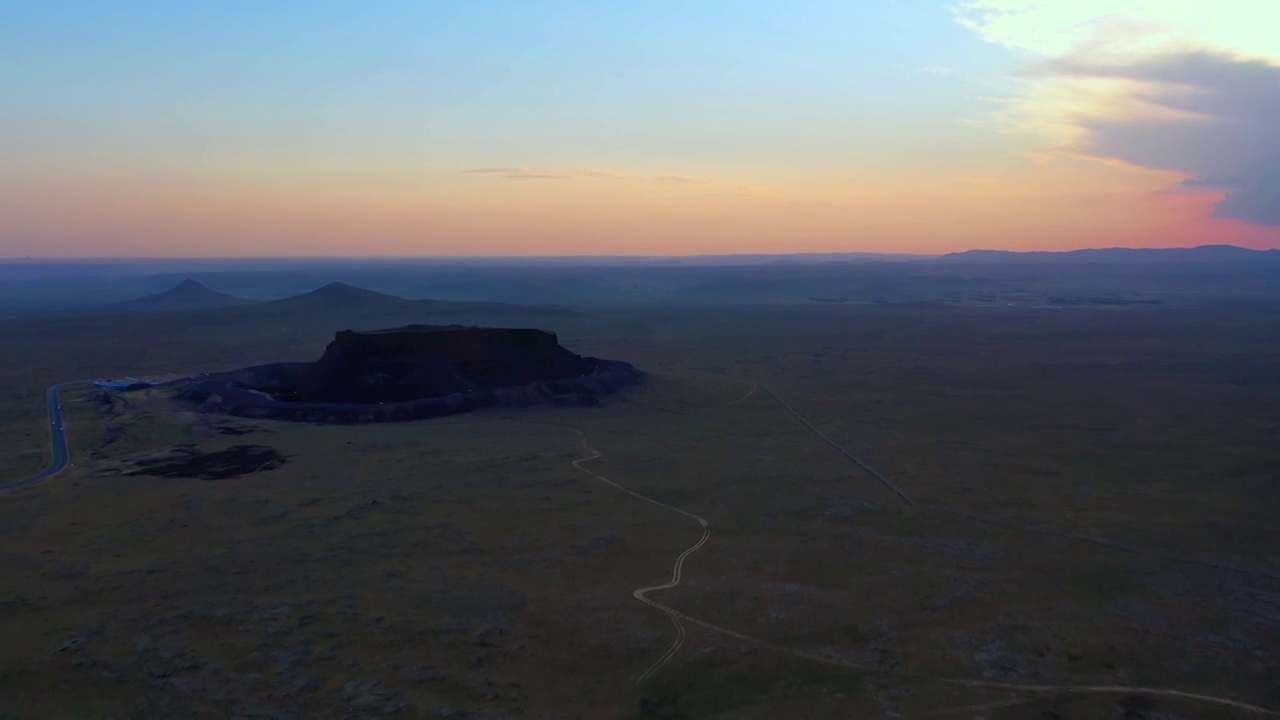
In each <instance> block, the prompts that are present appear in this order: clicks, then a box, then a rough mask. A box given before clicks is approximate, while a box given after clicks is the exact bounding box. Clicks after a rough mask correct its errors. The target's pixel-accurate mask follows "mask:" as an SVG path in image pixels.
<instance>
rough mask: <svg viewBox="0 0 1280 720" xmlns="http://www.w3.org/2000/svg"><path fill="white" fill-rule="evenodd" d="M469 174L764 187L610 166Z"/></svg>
mask: <svg viewBox="0 0 1280 720" xmlns="http://www.w3.org/2000/svg"><path fill="white" fill-rule="evenodd" d="M462 172H463V173H464V174H467V175H500V176H502V178H503V179H506V180H610V181H627V182H660V183H676V184H686V185H702V186H707V187H718V188H727V189H728V190H732V191H735V192H737V191H740V192H746V193H759V192H762V189H761V188H756V187H751V186H747V185H739V184H733V183H727V182H723V181H721V180H717V179H715V178H708V177H696V176H693V175H680V174H675V173H664V174H659V175H637V174H634V173H628V172H622V171H621V170H611V169H608V168H576V169H571V170H538V169H534V168H527V167H484V168H473V169H471V170H463V171H462Z"/></svg>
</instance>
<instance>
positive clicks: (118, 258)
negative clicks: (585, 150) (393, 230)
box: [0, 243, 1280, 262]
mask: <svg viewBox="0 0 1280 720" xmlns="http://www.w3.org/2000/svg"><path fill="white" fill-rule="evenodd" d="M1202 248H1233V249H1236V250H1245V251H1248V252H1257V253H1268V252H1280V248H1267V249H1257V248H1250V247H1245V246H1243V245H1232V244H1230V243H1204V244H1201V245H1187V246H1168V247H1134V246H1125V245H1112V246H1105V247H1087V248H1076V249H1072V250H1007V249H1001V248H982V247H975V248H968V249H965V250H954V251H950V252H944V253H908V252H883V251H865V250H861V251H860V250H842V251H833V252H821V251H806V252H793V253H786V252H782V253H723V254H721V253H697V254H690V255H207V256H195V255H191V256H187V255H106V256H101V255H99V256H88V255H86V256H54V257H39V256H35V255H0V262H86V261H96V262H130V261H189V262H200V261H219V260H220V261H229V260H241V261H268V260H285V261H303V260H346V261H350V260H488V261H493V260H697V259H712V258H746V257H749V258H768V257H777V258H786V257H832V256H835V257H839V256H862V257H883V258H912V259H930V258H940V257H945V256H947V255H960V254H964V253H977V252H989V253H1008V254H1011V255H1031V254H1036V253H1044V254H1059V255H1066V254H1070V253H1078V252H1089V251H1097V250H1137V251H1158V250H1199V249H1202Z"/></svg>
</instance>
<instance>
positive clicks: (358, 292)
mask: <svg viewBox="0 0 1280 720" xmlns="http://www.w3.org/2000/svg"><path fill="white" fill-rule="evenodd" d="M410 302H411V301H409V300H405V299H404V298H402V297H396V296H395V295H386V294H383V293H380V292H374V291H373V290H365V289H364V288H358V287H356V286H354V285H348V284H346V283H341V282H332V283H329V284H328V285H325V286H324V287H321V288H317V289H315V290H312V291H311V292H307V293H303V294H301V295H294V296H293V297H287V298H282V299H280V300H272V301H270V302H265V303H262V304H261V305H259V307H260V308H262V309H299V310H301V309H311V310H323V309H325V308H336V307H359V308H394V307H403V306H405V305H408V304H409V303H410Z"/></svg>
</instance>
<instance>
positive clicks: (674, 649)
mask: <svg viewBox="0 0 1280 720" xmlns="http://www.w3.org/2000/svg"><path fill="white" fill-rule="evenodd" d="M734 377H737V378H738V379H739V380H742V381H744V382H748V383H751V385H752V388H751V389H750V390H749V391H748V392H747V393H746V394H745V395H743V396H742V397H740V398H738V399H737V400H734V401H732V402H730V403H726V404H724V405H721V406H720V407H725V406H728V405H733V404H736V403H738V402H742V401H743V400H746V399H747V398H749V397H750V396H751V395H752V394H754V393H755V391H756V389H757V388H763V389H764V390H765V391H766V392H768V393H769V394H770V395H771V396H772V397H773V398H774V399H775V400H777V401H778V402H779V403H780V404H781V405H782V406H783V407H784V408H785V409H786V410H787V411H788V412H789V413H790V414H791V415H792V416H794V417H795V418H796V419H798V420H799V421H800V422H801V423H803V424H804V425H805V427H807V428H808V429H809V430H811V431H812V432H814V433H815V434H816V435H818V437H820V438H821V439H822V440H824V441H825V442H826V443H828V444H829V445H831V446H833V447H835V448H836V449H837V450H839V451H840V452H841V453H843V454H844V455H846V456H847V457H849V459H851V460H852V461H853V462H854V463H855V464H857V465H858V466H859V467H861V468H862V469H864V470H866V471H867V472H869V473H871V474H872V475H873V476H874V477H876V479H878V480H879V481H880V482H882V483H883V484H885V485H886V486H887V487H888V488H889V489H890V490H891V491H893V492H894V493H895V494H896V495H898V497H899V498H901V499H902V500H903V501H904V502H905V503H907V504H908V505H915V502H914V501H913V500H912V499H911V497H910V496H909V495H907V494H906V493H905V492H904V491H902V490H901V489H900V488H898V487H897V486H896V485H895V484H893V483H892V482H891V481H889V480H888V479H887V478H885V477H884V476H882V475H881V474H880V473H878V472H876V471H875V470H874V469H872V468H871V467H870V466H868V465H867V464H866V463H864V462H863V461H862V460H861V459H859V458H858V457H856V456H855V455H854V454H853V453H851V452H850V451H849V450H847V449H845V448H844V447H842V446H840V445H839V444H837V443H835V442H834V441H833V440H831V439H830V438H828V437H827V436H826V435H824V434H823V433H821V432H820V431H818V430H817V429H816V428H815V427H814V426H813V425H812V424H810V423H809V421H808V420H806V419H805V418H804V417H802V416H801V415H800V414H799V413H798V412H796V410H795V409H794V408H793V407H792V406H791V405H790V404H789V403H787V402H786V401H785V400H784V399H783V398H782V397H781V396H779V395H778V394H777V393H776V392H774V391H773V390H772V389H771V388H770V387H769V386H768V385H764V384H762V383H758V382H756V381H753V380H751V379H749V378H745V377H741V376H734ZM541 424H552V425H558V426H560V427H565V428H567V429H569V430H571V431H573V432H574V433H576V434H578V435H579V436H581V438H582V439H581V444H582V447H583V449H584V450H586V451H587V452H588V453H590V454H589V455H586V456H584V457H581V458H578V459H576V460H574V461H572V463H571V464H572V465H573V467H574V468H575V469H576V470H579V471H580V472H583V473H585V474H587V475H590V476H591V477H593V478H595V479H597V480H599V481H601V482H603V483H605V484H607V485H609V486H611V487H613V488H616V489H618V490H621V491H622V492H624V493H626V494H628V495H631V496H632V497H635V498H637V499H640V500H643V501H644V502H647V503H650V504H653V505H656V506H658V507H661V508H664V509H666V510H669V511H671V512H674V513H678V514H680V515H683V516H685V517H688V518H690V519H693V520H695V521H696V522H697V523H698V524H699V525H700V526H701V527H702V535H701V537H700V538H699V539H698V541H697V542H695V543H694V544H693V545H691V546H689V547H688V548H686V549H685V550H684V551H683V552H681V553H680V554H679V555H678V556H676V560H675V563H674V565H673V567H672V573H671V580H670V581H669V582H666V583H663V584H661V585H652V586H648V587H642V588H638V589H636V590H635V591H634V592H633V593H632V596H633V597H635V598H636V599H637V600H639V601H640V602H642V603H644V604H646V605H649V606H650V607H653V608H656V609H658V610H660V611H662V612H663V613H666V614H667V615H668V616H669V617H670V618H671V619H672V622H673V623H674V624H675V627H676V638H675V640H674V641H673V643H672V644H671V646H670V647H669V648H668V649H667V650H666V652H664V653H663V654H662V655H661V656H659V657H658V659H657V660H656V661H655V662H654V663H653V664H652V665H650V666H649V668H648V669H647V670H645V671H644V672H643V673H642V674H641V675H640V676H639V677H638V678H637V679H636V684H640V683H643V682H644V681H645V680H647V679H649V678H650V677H652V676H653V675H654V674H655V673H656V672H657V671H658V670H659V669H661V668H662V667H663V666H664V665H665V664H666V663H667V662H668V661H670V660H671V658H673V657H675V655H676V653H678V652H679V650H680V648H681V647H682V646H683V644H684V640H685V636H686V631H685V628H684V626H683V624H682V621H683V622H687V623H691V624H693V625H697V626H699V627H703V628H706V629H708V630H711V631H714V632H716V633H719V634H721V635H725V636H728V637H731V638H735V639H737V640H741V641H743V642H746V643H749V644H752V645H755V646H758V647H762V648H765V649H768V650H772V651H775V652H779V653H785V654H787V655H791V656H794V657H799V658H804V659H806V660H811V661H813V662H817V663H822V664H824V665H829V666H836V667H843V668H848V669H851V670H858V671H860V672H867V673H875V674H879V675H891V676H896V677H903V678H914V679H920V680H931V681H934V682H941V683H946V684H949V685H959V686H964V687H971V688H986V689H991V690H1005V691H1009V692H1014V693H1018V694H1019V697H1015V698H1009V699H1005V700H999V701H996V702H992V703H985V704H982V705H974V706H966V707H963V708H949V709H945V710H941V711H936V712H934V713H931V714H932V715H935V716H937V715H948V714H954V713H959V712H965V711H975V710H980V709H989V708H996V707H1008V706H1013V705H1019V704H1023V703H1026V702H1030V701H1031V700H1032V699H1034V697H1035V696H1039V695H1063V694H1115V695H1149V696H1156V697H1166V698H1177V699H1182V700H1193V701H1198V702H1204V703H1209V704H1214V705H1219V706H1226V707H1231V708H1235V709H1237V710H1243V711H1246V712H1251V713H1255V714H1259V715H1264V716H1268V717H1280V711H1276V710H1272V709H1269V708H1265V707H1261V706H1258V705H1252V704H1250V703H1245V702H1240V701H1237V700H1232V699H1230V698H1223V697H1217V696H1213V695H1206V694H1201V693H1193V692H1185V691H1182V690H1176V689H1169V688H1149V687H1135V686H1128V685H1050V684H1032V683H1009V682H998V681H991V680H979V679H976V678H962V677H947V676H938V675H931V674H928V673H922V672H914V671H910V670H892V669H888V668H883V667H879V666H876V665H871V664H866V663H858V662H852V661H847V660H840V659H835V658H830V657H825V656H822V655H819V654H817V653H811V652H807V651H804V650H797V649H794V648H789V647H784V646H781V645H777V644H774V643H769V642H765V641H763V640H760V639H758V638H755V637H752V636H750V635H747V634H745V633H740V632H737V631H735V630H731V629H729V628H726V627H722V626H720V625H716V624H714V623H712V622H709V621H707V620H703V619H701V618H697V617H694V616H692V615H688V614H686V613H683V612H681V611H679V610H676V609H675V608H673V607H671V606H669V605H665V604H663V603H660V602H658V601H656V600H654V599H652V598H650V597H648V595H649V593H652V592H655V591H658V590H670V589H673V588H675V587H678V586H679V585H680V581H681V579H682V576H683V569H684V561H685V560H686V559H687V558H688V557H689V556H690V555H692V554H693V553H695V552H697V551H698V550H699V549H701V548H702V547H703V546H704V545H706V543H707V541H708V540H710V538H711V527H710V525H709V524H708V523H707V521H706V520H705V519H704V518H702V517H701V516H699V515H696V514H694V513H692V512H689V511H687V510H682V509H680V508H677V507H674V506H672V505H668V504H666V503H664V502H662V501H660V500H656V499H654V498H651V497H648V496H646V495H642V494H641V493H638V492H636V491H634V490H631V489H629V488H627V487H626V486H624V485H622V484H620V483H617V482H615V481H613V480H610V479H609V478H607V477H605V476H604V475H601V474H599V473H596V472H594V471H592V470H589V469H587V468H585V467H583V466H582V464H583V463H586V462H591V461H594V460H599V459H600V458H601V457H603V456H604V454H603V453H601V452H600V451H599V450H597V449H595V448H593V447H592V446H591V445H590V444H589V443H588V442H587V437H586V434H585V433H584V432H583V431H582V430H581V429H580V428H577V427H574V426H571V425H564V424H560V423H541ZM926 509H933V508H926ZM1116 549H1121V550H1126V551H1128V550H1129V549H1128V548H1127V547H1118V548H1116ZM1197 564H1201V565H1204V564H1206V563H1197ZM1210 566H1211V567H1216V566H1213V565H1210ZM1223 569H1234V568H1223ZM1263 574H1266V573H1263Z"/></svg>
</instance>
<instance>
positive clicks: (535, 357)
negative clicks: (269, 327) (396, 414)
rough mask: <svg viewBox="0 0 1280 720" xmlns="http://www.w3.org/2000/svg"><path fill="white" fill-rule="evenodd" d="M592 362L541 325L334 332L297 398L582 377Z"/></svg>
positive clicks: (430, 392) (359, 398) (392, 396)
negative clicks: (562, 343) (521, 328)
mask: <svg viewBox="0 0 1280 720" xmlns="http://www.w3.org/2000/svg"><path fill="white" fill-rule="evenodd" d="M595 367H596V363H593V362H592V361H591V360H588V359H587V358H583V357H579V356H577V355H574V354H573V353H571V352H569V351H568V350H565V349H564V348H562V347H560V345H559V343H558V342H556V336H555V335H554V334H553V333H549V332H546V331H545V330H517V329H498V328H465V327H462V328H436V327H431V326H424V325H416V326H410V327H405V328H398V329H395V330H383V331H378V332H369V333H360V332H353V331H351V330H347V331H345V332H340V333H338V335H337V337H336V338H334V340H333V342H331V343H329V347H328V348H327V349H326V350H325V352H324V356H323V357H321V358H320V360H319V362H317V363H315V364H314V365H312V366H311V367H310V369H308V370H307V372H306V373H304V374H303V376H302V378H301V381H300V382H299V384H298V397H297V399H298V400H301V401H303V402H338V403H378V402H404V401H407V400H420V399H422V398H429V397H438V396H441V395H451V394H454V393H466V392H475V391H477V390H496V389H499V388H508V387H517V386H521V385H530V384H533V383H539V382H546V381H548V380H560V379H568V378H576V377H582V376H584V375H587V374H590V373H591V371H592V370H594V369H595Z"/></svg>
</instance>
